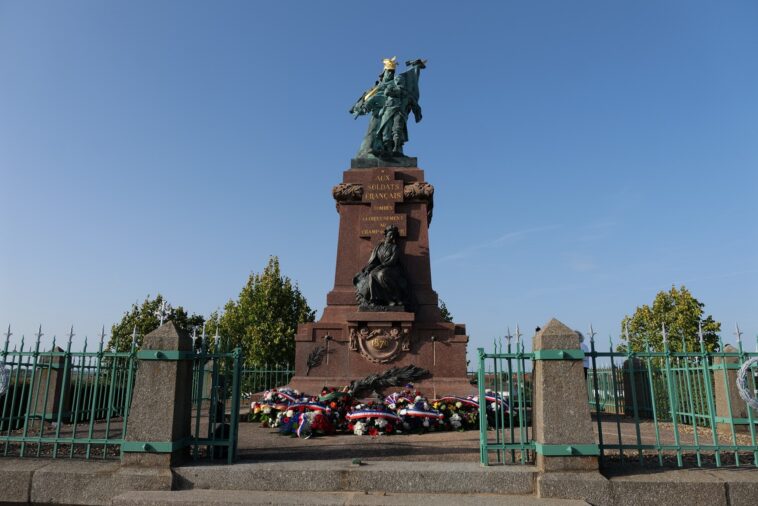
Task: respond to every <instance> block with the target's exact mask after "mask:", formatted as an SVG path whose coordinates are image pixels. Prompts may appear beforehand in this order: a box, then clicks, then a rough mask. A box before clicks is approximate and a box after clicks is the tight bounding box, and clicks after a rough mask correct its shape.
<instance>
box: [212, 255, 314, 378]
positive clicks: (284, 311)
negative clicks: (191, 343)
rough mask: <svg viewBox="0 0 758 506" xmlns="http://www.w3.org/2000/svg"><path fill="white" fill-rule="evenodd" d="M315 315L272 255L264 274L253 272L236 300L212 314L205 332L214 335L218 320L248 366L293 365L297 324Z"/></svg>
mask: <svg viewBox="0 0 758 506" xmlns="http://www.w3.org/2000/svg"><path fill="white" fill-rule="evenodd" d="M314 318H315V311H313V310H312V309H311V308H310V307H309V306H308V303H307V301H306V300H305V297H303V294H302V293H300V289H299V288H298V286H297V285H296V284H293V283H292V281H291V280H290V279H289V278H288V277H286V276H282V273H281V270H280V268H279V259H278V258H277V257H275V256H272V257H270V258H269V261H268V265H266V268H265V269H264V270H263V272H262V273H261V274H255V273H253V274H251V275H250V277H249V278H248V280H247V283H246V284H245V286H244V287H243V288H242V291H241V292H240V294H239V297H238V298H237V300H230V301H229V302H227V303H226V305H225V306H224V313H223V315H221V317H220V318H219V317H218V314H216V313H214V314H211V316H210V317H209V318H208V324H207V328H206V332H207V334H208V335H213V334H214V333H215V331H216V325H217V323H216V322H217V321H218V326H219V334H220V335H221V336H222V337H223V338H224V339H228V341H226V342H228V343H229V345H230V346H241V347H242V350H243V352H244V356H245V365H247V366H261V365H264V364H282V365H284V364H293V363H294V360H295V332H296V331H297V325H298V324H299V323H303V322H312V321H313V320H314Z"/></svg>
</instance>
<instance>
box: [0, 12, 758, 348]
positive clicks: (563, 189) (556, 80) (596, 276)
mask: <svg viewBox="0 0 758 506" xmlns="http://www.w3.org/2000/svg"><path fill="white" fill-rule="evenodd" d="M757 25H758V4H756V3H755V2H752V1H733V2H710V1H707V2H706V1H703V2H701V1H693V0H688V1H652V0H651V1H646V2H607V1H574V2H565V1H554V2H547V1H541V2H531V1H530V2H526V1H523V2H487V3H485V2H482V3H477V2H466V3H465V4H464V3H462V2H450V3H447V2H434V3H404V4H403V8H402V9H398V10H396V11H393V10H392V9H391V8H390V7H389V4H386V3H385V4H381V5H377V4H376V3H368V2H366V3H358V2H265V3H264V2H230V1H222V2H179V1H173V2H171V1H163V2H153V1H133V2H120V3H117V2H100V1H70V2H65V3H64V2H20V1H19V2H5V1H0V76H2V78H1V79H0V188H2V199H0V238H1V239H0V244H1V245H2V246H1V247H0V324H3V325H4V324H6V322H7V323H10V324H11V326H12V329H13V331H14V333H15V334H16V336H14V337H19V336H20V335H21V334H26V335H27V336H28V335H29V334H32V333H33V332H34V331H35V330H36V328H37V325H39V324H42V326H43V331H44V332H45V333H46V338H45V339H51V338H52V336H53V335H58V336H59V337H60V336H61V335H62V334H64V333H65V332H66V330H67V329H68V327H69V326H70V325H71V324H73V325H74V327H75V331H76V333H77V339H83V338H84V336H90V337H92V336H94V335H95V334H97V333H98V332H99V329H100V327H101V326H102V325H105V326H106V329H107V328H109V327H110V325H111V324H112V323H113V322H114V321H117V320H118V319H119V318H120V316H121V314H122V313H123V312H124V311H126V310H127V309H128V308H129V306H130V304H132V303H133V302H135V301H136V300H138V299H139V300H142V299H144V297H145V296H146V295H148V294H151V295H155V294H156V293H158V292H160V293H163V294H164V295H166V296H167V297H168V298H169V300H170V301H171V302H172V303H173V304H175V305H183V306H184V307H185V308H187V309H188V310H189V311H191V312H197V313H202V314H208V313H210V312H211V311H212V310H214V309H216V308H217V307H219V306H223V304H224V303H225V302H226V301H227V300H228V299H229V298H232V297H236V295H237V294H238V292H239V290H240V288H241V287H242V285H243V284H244V282H245V280H246V278H247V276H248V275H249V274H250V272H252V271H260V270H261V269H262V268H263V267H264V265H265V264H266V261H267V258H268V256H269V255H278V256H279V257H280V260H281V264H282V268H283V270H284V272H285V273H286V274H287V275H289V276H290V277H291V278H292V279H294V280H297V281H298V282H299V285H300V288H301V289H302V291H303V293H304V294H305V296H306V297H307V299H308V301H309V303H310V304H311V306H312V307H314V308H316V309H318V310H319V313H320V311H321V309H322V308H323V306H324V305H325V302H326V293H327V292H328V291H329V290H330V289H331V287H332V284H333V276H334V266H335V254H336V243H337V227H338V215H337V213H336V212H335V210H334V202H333V200H332V197H331V187H332V186H333V185H334V184H336V183H338V182H340V181H341V177H342V171H343V170H345V169H347V168H348V167H349V163H350V158H351V157H352V156H353V155H354V153H355V151H356V150H357V149H358V146H359V144H360V141H361V138H362V136H363V133H364V131H365V127H366V124H365V122H366V120H365V118H361V119H359V120H353V119H352V118H351V116H350V115H349V114H348V112H347V110H348V108H349V107H350V106H351V105H352V103H353V102H354V100H355V99H356V98H357V97H358V95H360V93H362V92H363V91H364V90H365V89H366V88H367V87H369V86H370V85H371V84H372V83H373V79H374V78H375V77H376V75H377V74H378V73H379V71H380V70H381V63H380V62H381V59H382V58H384V57H389V56H393V55H397V57H398V59H399V60H402V61H404V60H406V59H410V58H416V57H421V58H426V59H428V60H429V61H428V68H427V69H426V70H425V71H424V74H423V75H422V79H421V106H422V107H423V109H424V120H423V121H422V122H421V123H419V124H411V125H410V126H409V130H410V142H409V143H408V144H407V146H406V152H407V153H408V154H410V155H412V156H417V157H418V159H419V165H420V166H421V167H422V168H423V169H425V171H426V178H427V181H428V182H430V183H432V184H433V185H434V186H435V189H436V193H435V209H434V221H433V223H432V226H431V230H430V234H431V235H430V237H431V258H432V269H433V270H432V273H433V283H434V287H435V289H436V290H437V292H438V293H439V295H440V296H441V298H442V299H443V300H444V301H445V302H446V303H447V305H448V307H449V309H450V310H451V311H452V313H453V315H454V316H455V318H456V320H457V321H459V322H463V323H466V324H467V326H468V331H469V334H470V336H471V343H470V348H469V349H470V351H471V350H473V349H474V348H476V347H478V346H488V343H491V342H492V339H493V338H494V337H495V336H499V335H503V333H504V332H505V329H506V327H507V326H510V327H511V329H513V327H515V325H516V324H517V323H518V324H520V325H521V328H522V329H528V330H532V329H533V328H534V327H535V326H537V325H542V324H543V323H544V322H546V321H547V320H548V319H549V318H551V317H553V316H555V317H557V318H559V319H561V320H562V321H564V322H565V323H567V324H569V325H571V326H573V327H576V328H580V329H585V328H586V327H587V326H588V325H589V324H590V323H592V324H593V325H594V327H595V328H596V329H597V330H598V332H599V335H600V336H601V337H603V338H604V339H607V336H608V335H609V334H612V335H613V336H614V338H616V337H617V336H618V332H619V326H620V325H619V322H620V321H621V319H622V318H623V316H624V315H626V314H631V312H633V311H634V309H635V307H637V306H638V305H641V304H645V303H650V302H652V300H653V298H654V296H655V294H656V292H658V291H660V290H666V289H668V288H669V287H670V286H671V285H672V284H676V285H680V284H685V285H686V286H687V287H688V288H689V289H690V290H691V291H692V292H693V293H694V295H695V296H696V297H697V298H699V299H700V300H701V301H702V302H704V303H705V304H706V311H707V312H708V313H710V314H712V315H713V316H714V318H716V319H717V320H719V321H721V322H722V323H723V325H724V330H725V332H724V337H725V338H726V339H727V340H728V341H733V340H734V336H732V334H731V332H732V329H733V327H734V324H735V322H739V324H740V326H741V327H742V328H743V329H744V331H745V332H746V334H747V337H748V338H749V339H750V340H751V343H752V342H754V339H755V336H756V335H757V334H758V311H757V310H756V309H758V295H757V292H756V289H755V287H756V282H757V281H758V224H756V222H757V220H756V217H757V216H758V203H757V201H756V190H757V189H758V175H757V171H756V166H757V165H758V143H757V142H756V139H758V92H756V90H758V59H756V57H755V55H756V54H758V30H756V29H755V27H756V26H757ZM751 348H752V346H751Z"/></svg>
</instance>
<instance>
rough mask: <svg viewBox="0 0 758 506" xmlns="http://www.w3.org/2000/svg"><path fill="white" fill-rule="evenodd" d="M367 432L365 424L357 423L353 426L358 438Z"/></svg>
mask: <svg viewBox="0 0 758 506" xmlns="http://www.w3.org/2000/svg"><path fill="white" fill-rule="evenodd" d="M365 431H366V424H365V423H363V422H355V425H353V434H355V435H356V436H362V435H363V434H364V433H365Z"/></svg>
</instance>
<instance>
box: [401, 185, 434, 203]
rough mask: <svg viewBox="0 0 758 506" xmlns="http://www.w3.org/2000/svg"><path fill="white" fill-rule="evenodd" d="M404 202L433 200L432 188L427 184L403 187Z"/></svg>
mask: <svg viewBox="0 0 758 506" xmlns="http://www.w3.org/2000/svg"><path fill="white" fill-rule="evenodd" d="M403 197H404V198H405V200H432V199H433V198H434V186H432V185H430V184H429V183H411V184H407V185H405V186H404V187H403Z"/></svg>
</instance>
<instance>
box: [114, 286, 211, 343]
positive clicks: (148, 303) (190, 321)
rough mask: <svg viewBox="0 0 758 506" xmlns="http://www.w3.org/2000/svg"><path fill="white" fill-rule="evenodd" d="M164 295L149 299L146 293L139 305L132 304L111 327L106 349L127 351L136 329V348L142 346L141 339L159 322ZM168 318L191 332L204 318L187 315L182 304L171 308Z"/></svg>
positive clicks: (201, 323)
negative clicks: (159, 312)
mask: <svg viewBox="0 0 758 506" xmlns="http://www.w3.org/2000/svg"><path fill="white" fill-rule="evenodd" d="M163 301H164V297H163V296H162V295H161V294H158V295H156V297H155V298H154V299H150V296H149V295H148V296H147V297H146V298H145V300H144V302H142V304H141V305H139V306H138V305H137V303H134V304H132V307H131V309H130V310H129V311H127V312H126V313H124V316H123V317H122V318H121V321H120V322H118V323H116V324H114V325H113V326H112V327H111V338H110V340H109V341H108V349H109V350H114V351H128V350H129V349H130V348H131V345H132V332H133V331H134V328H135V327H136V329H137V348H138V349H139V348H140V347H142V339H143V338H144V337H145V336H146V335H147V334H149V333H150V332H152V331H153V330H155V329H157V328H158V326H159V324H160V319H159V317H158V311H159V310H160V308H161V304H162V303H163ZM167 319H168V320H171V321H173V322H174V323H175V324H176V326H177V327H179V328H181V329H183V330H185V331H187V332H188V333H190V334H191V333H192V328H193V327H195V326H198V327H200V326H202V325H203V321H204V318H203V317H202V316H201V315H198V314H193V315H191V316H190V315H188V314H187V311H185V310H184V308H183V307H182V306H177V307H175V308H173V311H172V313H171V314H170V315H169V316H168V318H167Z"/></svg>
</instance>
